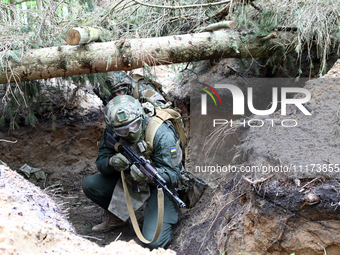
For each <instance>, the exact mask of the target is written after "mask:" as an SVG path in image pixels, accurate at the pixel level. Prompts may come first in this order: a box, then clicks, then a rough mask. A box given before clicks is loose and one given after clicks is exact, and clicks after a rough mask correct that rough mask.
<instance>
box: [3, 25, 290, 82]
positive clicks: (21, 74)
mask: <svg viewBox="0 0 340 255" xmlns="http://www.w3.org/2000/svg"><path fill="white" fill-rule="evenodd" d="M287 36H288V37H287ZM289 37H290V38H289ZM292 37H294V35H293V34H290V33H282V34H281V37H280V38H275V39H271V40H267V41H265V42H263V41H261V40H260V39H257V38H254V36H252V35H251V34H247V33H243V32H237V31H233V30H223V31H213V32H204V33H197V34H185V35H179V36H166V37H157V38H144V39H126V40H125V39H124V40H119V41H113V42H105V43H91V44H86V45H80V46H69V45H65V46H59V47H51V48H42V49H37V50H31V51H29V52H26V53H25V55H23V56H22V58H21V60H20V61H17V62H16V61H14V60H10V61H8V62H7V68H3V70H1V73H0V84H4V83H7V82H13V81H16V82H19V81H29V80H39V79H48V78H53V77H65V76H72V75H79V74H89V73H100V72H109V71H117V70H125V71H127V70H133V69H136V68H140V67H143V66H144V64H147V65H149V66H155V65H167V64H173V63H182V62H190V61H199V60H206V59H221V58H250V57H254V58H258V57H269V56H272V55H274V54H275V52H276V50H277V48H278V47H282V46H281V45H283V44H284V43H285V42H286V40H289V41H291V40H292ZM285 38H286V39H285ZM292 49H294V47H293V48H292Z"/></svg>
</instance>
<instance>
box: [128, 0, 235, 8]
mask: <svg viewBox="0 0 340 255" xmlns="http://www.w3.org/2000/svg"><path fill="white" fill-rule="evenodd" d="M133 1H134V2H135V3H137V4H140V5H144V6H148V7H154V8H164V9H173V10H174V9H185V8H196V7H210V6H214V5H221V4H225V3H229V2H230V1H231V0H226V1H221V2H216V3H209V4H191V5H181V6H168V5H154V4H147V3H143V2H140V1H138V0H133Z"/></svg>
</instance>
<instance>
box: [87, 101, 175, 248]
mask: <svg viewBox="0 0 340 255" xmlns="http://www.w3.org/2000/svg"><path fill="white" fill-rule="evenodd" d="M122 97H127V96H122ZM110 102H111V101H110ZM146 123H147V119H144V120H143V123H142V125H143V129H142V130H143V131H142V134H141V137H140V139H139V141H142V140H143V139H144V132H145V125H146ZM105 132H111V133H112V129H111V128H110V127H109V126H107V127H106V129H105ZM124 140H125V139H122V138H120V141H119V142H124ZM139 141H138V142H139ZM177 141H178V136H177V133H176V131H175V129H174V127H173V126H172V124H171V123H168V122H164V123H162V125H161V126H160V127H159V129H158V130H157V132H156V134H155V137H154V140H153V154H152V155H150V154H148V153H147V154H145V156H148V157H149V159H150V160H151V162H152V163H151V164H152V165H153V166H154V167H155V168H156V169H157V171H158V173H159V174H160V175H161V176H162V177H163V178H164V180H165V181H166V182H167V186H168V187H169V188H174V187H177V184H178V182H179V180H180V178H181V175H180V170H181V168H182V165H181V163H179V162H178V161H176V155H174V154H173V153H172V150H173V148H174V147H176V143H177ZM127 144H129V143H127ZM130 145H131V146H133V144H130ZM136 152H137V151H136ZM115 154H116V152H115V151H114V150H111V149H109V148H107V147H106V146H105V144H104V135H103V136H102V138H101V141H100V146H99V151H98V156H97V160H96V165H97V168H98V170H99V172H100V173H99V174H95V175H93V176H89V177H87V178H85V179H84V180H83V189H84V193H85V194H86V196H87V197H88V198H90V199H91V200H92V201H93V202H95V203H96V204H97V205H99V206H100V207H102V208H104V209H108V207H109V205H110V200H111V197H112V194H113V192H114V189H115V186H116V185H117V183H118V181H119V180H120V173H119V172H118V171H116V170H115V168H114V167H113V166H112V165H111V164H110V159H111V157H112V156H113V155H115ZM149 186H150V197H149V199H148V200H147V204H146V210H145V216H144V223H143V229H142V233H143V235H144V237H145V238H146V239H148V240H151V239H152V237H153V235H154V233H155V230H156V225H157V212H158V207H157V189H156V187H155V186H153V185H152V184H151V185H149ZM120 202H121V201H120ZM124 202H125V201H124ZM125 210H127V208H126V207H125ZM117 216H118V215H117ZM177 220H178V213H177V207H176V205H175V204H174V202H173V201H172V200H171V199H170V197H169V196H168V195H167V194H164V219H163V226H162V231H161V234H160V236H159V238H158V239H157V241H156V242H155V243H152V244H148V245H147V246H148V247H149V248H151V249H153V248H157V247H163V248H166V247H167V246H168V245H169V244H170V242H171V240H172V239H173V231H172V225H173V224H175V223H177Z"/></svg>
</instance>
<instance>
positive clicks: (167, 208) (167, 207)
mask: <svg viewBox="0 0 340 255" xmlns="http://www.w3.org/2000/svg"><path fill="white" fill-rule="evenodd" d="M119 178H120V172H116V173H114V174H112V175H103V174H95V175H92V176H88V177H86V178H85V179H84V180H83V190H84V193H85V195H86V196H87V197H88V198H89V199H91V200H92V201H93V202H94V203H96V204H97V205H99V206H100V207H102V208H104V209H107V208H108V207H109V204H110V201H111V196H112V193H113V190H114V187H115V186H116V184H117V182H118V180H119ZM150 191H151V196H150V198H149V199H148V200H147V204H146V210H145V215H144V223H143V229H142V233H143V235H144V237H145V238H146V239H147V240H152V238H153V236H154V234H155V231H156V227H157V213H158V206H157V189H156V188H155V187H151V190H150ZM177 220H178V212H177V210H176V206H175V204H174V202H173V201H172V200H171V199H170V197H169V196H168V195H167V194H164V217H163V226H162V230H161V234H160V236H159V237H158V239H157V241H156V242H154V243H152V244H146V245H145V246H147V247H148V248H150V249H154V248H158V247H162V248H166V247H167V246H168V245H169V244H170V243H171V241H172V239H173V231H172V225H173V224H176V223H177Z"/></svg>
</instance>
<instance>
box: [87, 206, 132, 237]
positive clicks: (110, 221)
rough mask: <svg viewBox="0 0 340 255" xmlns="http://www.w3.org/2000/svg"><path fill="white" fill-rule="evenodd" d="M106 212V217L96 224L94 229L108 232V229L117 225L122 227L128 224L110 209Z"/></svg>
mask: <svg viewBox="0 0 340 255" xmlns="http://www.w3.org/2000/svg"><path fill="white" fill-rule="evenodd" d="M105 214H106V215H105V216H106V219H105V220H104V221H103V222H102V223H100V224H98V225H96V226H94V227H93V228H92V231H96V232H107V231H110V230H112V229H114V228H116V227H121V226H123V225H125V224H126V222H124V221H122V220H121V219H119V218H118V217H117V216H116V215H114V214H112V213H111V212H110V211H108V210H105Z"/></svg>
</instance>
